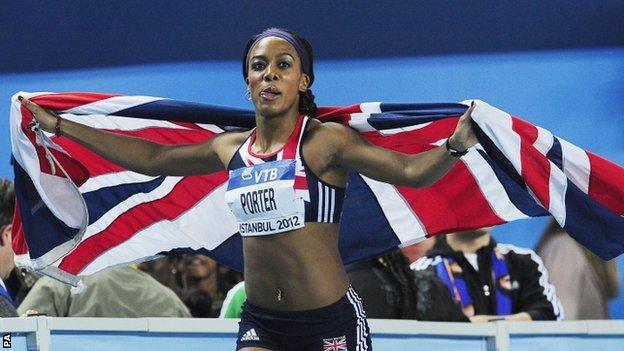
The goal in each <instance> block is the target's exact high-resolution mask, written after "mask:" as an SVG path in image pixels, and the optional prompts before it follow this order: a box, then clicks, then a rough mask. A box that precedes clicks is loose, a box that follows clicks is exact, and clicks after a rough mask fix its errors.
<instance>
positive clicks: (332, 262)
mask: <svg viewBox="0 0 624 351" xmlns="http://www.w3.org/2000/svg"><path fill="white" fill-rule="evenodd" d="M243 250H244V254H245V291H246V292H247V299H248V300H249V302H251V303H253V304H254V305H256V306H260V307H264V308H267V309H272V310H277V311H301V310H311V309H315V308H320V307H324V306H328V305H331V304H332V303H334V302H336V301H338V300H340V298H342V296H343V295H344V294H345V293H346V291H347V288H348V286H349V280H348V278H347V274H346V272H345V270H344V267H343V264H342V260H341V258H340V254H339V252H338V225H337V224H330V223H306V226H305V227H304V228H302V229H299V230H295V231H292V232H287V233H281V234H274V235H267V236H256V237H245V238H243Z"/></svg>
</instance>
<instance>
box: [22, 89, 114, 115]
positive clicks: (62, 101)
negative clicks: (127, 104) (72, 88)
mask: <svg viewBox="0 0 624 351" xmlns="http://www.w3.org/2000/svg"><path fill="white" fill-rule="evenodd" d="M114 96H121V95H120V94H100V93H71V92H69V93H59V94H44V95H39V96H35V97H33V98H31V99H30V100H31V101H32V102H34V103H36V104H37V105H39V106H41V107H43V108H46V109H49V110H53V111H64V110H69V109H72V108H75V107H78V106H82V105H86V104H90V103H92V102H96V101H100V100H105V99H108V98H111V97H114Z"/></svg>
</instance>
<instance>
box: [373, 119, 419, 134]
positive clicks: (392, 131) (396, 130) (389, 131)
mask: <svg viewBox="0 0 624 351" xmlns="http://www.w3.org/2000/svg"><path fill="white" fill-rule="evenodd" d="M430 124H431V122H427V123H422V124H417V125H415V126H408V127H402V128H392V129H381V130H379V134H381V135H384V136H386V135H394V134H398V133H403V132H409V131H412V130H416V129H421V128H424V127H426V126H428V125H430Z"/></svg>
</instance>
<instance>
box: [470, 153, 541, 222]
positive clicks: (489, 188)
mask: <svg viewBox="0 0 624 351" xmlns="http://www.w3.org/2000/svg"><path fill="white" fill-rule="evenodd" d="M461 161H462V162H464V164H465V165H466V166H467V167H468V170H469V171H470V173H472V176H473V178H474V179H475V180H476V181H477V183H478V184H479V189H480V190H481V193H482V194H483V197H484V198H485V199H486V201H487V202H488V203H489V204H490V207H491V208H492V210H493V211H494V213H496V215H497V216H498V217H500V218H501V219H503V220H504V221H506V222H511V221H513V220H516V219H523V218H529V216H527V215H526V214H524V213H523V212H522V211H520V210H519V209H518V208H517V207H516V205H514V203H513V202H512V201H511V199H510V198H509V196H508V195H507V192H506V191H505V188H504V187H503V184H501V182H500V181H499V180H498V177H497V176H496V174H495V173H494V171H493V170H492V167H491V166H490V164H489V163H488V162H487V161H486V160H485V159H484V158H483V156H481V154H480V153H479V152H478V151H477V149H476V148H470V149H468V154H466V156H464V157H462V158H461Z"/></svg>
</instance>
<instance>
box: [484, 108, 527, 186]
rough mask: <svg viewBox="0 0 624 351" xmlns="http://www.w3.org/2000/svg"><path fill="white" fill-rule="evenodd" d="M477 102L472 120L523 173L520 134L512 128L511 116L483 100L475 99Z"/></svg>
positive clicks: (517, 169)
mask: <svg viewBox="0 0 624 351" xmlns="http://www.w3.org/2000/svg"><path fill="white" fill-rule="evenodd" d="M475 103H476V104H477V106H476V107H475V109H474V111H473V112H472V120H473V121H475V122H476V123H477V124H478V125H479V127H481V130H482V131H483V132H484V133H485V134H486V135H487V136H488V137H489V138H490V140H492V142H493V143H494V144H495V145H496V146H497V147H498V149H499V150H500V151H501V152H502V153H503V154H504V155H505V157H506V158H507V159H508V160H509V162H511V164H512V165H513V166H514V168H515V169H516V172H518V174H522V163H521V161H520V160H521V159H520V136H519V135H518V133H516V132H514V131H513V129H512V123H513V122H512V119H511V116H510V115H509V114H508V113H506V112H504V111H501V110H499V109H497V108H495V107H493V106H490V105H489V104H487V103H485V102H483V101H480V100H475Z"/></svg>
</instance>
